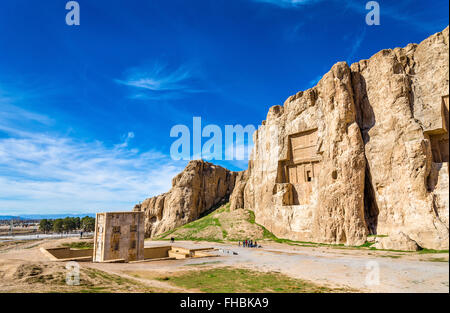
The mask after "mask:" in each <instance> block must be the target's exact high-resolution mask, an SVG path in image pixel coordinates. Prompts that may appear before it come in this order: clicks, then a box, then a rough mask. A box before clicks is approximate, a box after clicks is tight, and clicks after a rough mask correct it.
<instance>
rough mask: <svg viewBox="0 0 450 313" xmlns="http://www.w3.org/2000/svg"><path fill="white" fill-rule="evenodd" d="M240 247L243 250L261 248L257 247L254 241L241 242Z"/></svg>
mask: <svg viewBox="0 0 450 313" xmlns="http://www.w3.org/2000/svg"><path fill="white" fill-rule="evenodd" d="M240 246H241V241H239V247H240ZM242 246H243V247H244V248H261V246H258V243H257V242H256V240H255V242H253V240H243V241H242Z"/></svg>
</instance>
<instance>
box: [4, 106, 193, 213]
mask: <svg viewBox="0 0 450 313" xmlns="http://www.w3.org/2000/svg"><path fill="white" fill-rule="evenodd" d="M1 101H3V102H5V101H6V100H5V99H4V98H3V99H2V100H1ZM5 108H6V110H5ZM14 108H16V109H17V110H16V111H14ZM5 111H6V113H5ZM14 112H16V113H17V115H15V117H14V115H13V114H12V113H14ZM22 118H25V119H27V121H29V122H30V121H32V120H35V121H36V120H37V121H39V122H44V123H45V122H46V121H47V119H46V118H45V116H43V115H39V114H36V113H33V112H29V111H26V110H24V109H21V108H17V107H15V106H12V105H8V106H4V105H3V104H2V105H1V106H0V135H1V136H0V214H7V215H16V214H30V213H31V214H32V213H77V212H93V211H102V210H105V211H106V210H131V209H132V206H133V204H135V203H137V202H138V201H141V200H143V199H145V198H146V197H149V196H152V195H156V194H159V193H163V192H166V191H168V190H169V189H170V187H171V180H172V178H173V177H174V176H175V175H176V174H178V173H179V172H180V171H181V170H182V169H183V167H184V165H185V164H182V162H175V161H172V160H171V159H170V157H168V156H167V155H165V154H163V153H161V152H159V151H139V150H138V149H133V148H130V147H129V145H130V140H131V139H132V138H134V136H135V134H134V133H133V132H128V133H127V134H125V135H124V136H123V142H122V143H119V144H116V145H113V146H107V145H105V144H104V143H103V142H101V141H95V140H94V141H89V142H86V141H80V140H78V139H76V138H72V137H68V136H61V135H57V134H56V135H55V134H50V133H48V132H33V131H28V130H24V129H21V128H20V127H15V126H14V125H13V124H14V121H17V119H22Z"/></svg>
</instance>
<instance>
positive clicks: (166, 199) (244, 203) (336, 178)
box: [135, 27, 449, 250]
mask: <svg viewBox="0 0 450 313" xmlns="http://www.w3.org/2000/svg"><path fill="white" fill-rule="evenodd" d="M448 58H449V30H448V27H447V28H446V29H445V30H444V31H442V32H440V33H437V34H435V35H433V36H431V37H429V38H428V39H426V40H424V41H423V42H422V43H420V44H418V45H417V44H410V45H408V46H407V47H406V48H396V49H393V50H391V49H389V50H382V51H380V52H379V53H377V54H375V55H374V56H372V57H371V58H370V59H369V60H363V61H360V62H358V63H355V64H352V65H351V66H348V65H347V64H346V63H345V62H340V63H337V64H335V65H334V66H333V67H332V68H331V70H330V71H329V72H328V73H327V74H325V75H324V76H323V78H322V79H321V80H320V81H319V83H318V84H317V86H315V87H313V88H311V89H309V90H306V91H303V92H299V93H297V94H296V95H294V96H291V97H289V98H288V99H287V100H286V102H285V103H284V105H283V106H274V107H272V108H270V110H269V112H268V114H267V119H266V120H265V121H263V123H262V125H261V126H260V127H259V128H258V130H257V131H256V132H255V133H254V135H253V142H254V147H253V151H252V156H251V160H250V162H249V168H248V170H246V171H244V172H240V173H233V172H229V171H228V170H226V169H224V168H221V167H219V166H214V165H212V164H210V163H205V162H201V161H193V162H191V163H189V165H188V166H187V168H186V169H185V171H184V172H183V173H181V174H179V175H178V176H177V177H175V178H174V180H173V184H172V185H173V187H172V189H171V190H170V191H169V192H168V193H166V194H163V195H160V196H158V197H154V198H150V199H147V200H145V201H144V202H143V203H142V204H140V205H137V206H136V208H135V209H136V210H142V211H145V213H146V230H147V232H146V233H147V235H148V236H154V235H156V234H160V233H162V232H164V231H167V230H170V229H173V228H175V227H177V226H180V225H183V224H185V223H188V222H190V221H192V220H194V219H196V218H198V217H199V216H200V214H202V213H203V212H205V211H207V210H209V209H211V208H212V207H213V206H214V205H215V204H217V203H218V202H219V201H221V200H222V199H224V198H227V197H229V198H230V201H231V206H230V208H231V210H234V209H239V208H246V209H250V210H253V211H254V212H255V217H256V222H257V223H259V224H262V225H263V226H265V227H266V228H267V229H268V230H270V231H271V232H273V233H274V234H275V235H276V236H278V237H281V238H288V239H293V240H300V241H314V242H325V243H344V244H347V245H359V244H362V243H364V242H365V241H366V237H367V235H368V234H378V235H387V237H385V236H383V237H378V238H376V243H375V246H376V247H378V248H383V249H402V250H416V249H419V248H421V247H422V248H430V249H448V246H449V198H448V195H449V179H448V177H449V168H448V162H449V141H448V127H449V126H448V109H449V107H448V106H449V63H448V62H449V61H448Z"/></svg>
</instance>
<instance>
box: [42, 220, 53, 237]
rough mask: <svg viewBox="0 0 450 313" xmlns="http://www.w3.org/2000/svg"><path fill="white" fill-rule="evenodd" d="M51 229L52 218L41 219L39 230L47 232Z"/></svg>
mask: <svg viewBox="0 0 450 313" xmlns="http://www.w3.org/2000/svg"><path fill="white" fill-rule="evenodd" d="M52 229H53V223H52V220H48V219H45V218H44V219H42V220H41V221H40V223H39V230H40V231H43V232H44V233H47V232H49V231H51V230H52Z"/></svg>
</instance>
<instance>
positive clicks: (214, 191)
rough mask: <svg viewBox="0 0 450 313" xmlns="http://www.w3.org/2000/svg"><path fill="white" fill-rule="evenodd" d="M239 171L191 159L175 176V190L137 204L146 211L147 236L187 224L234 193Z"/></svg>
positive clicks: (136, 208) (138, 209)
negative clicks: (235, 171)
mask: <svg viewBox="0 0 450 313" xmlns="http://www.w3.org/2000/svg"><path fill="white" fill-rule="evenodd" d="M235 177H236V173H234V172H231V171H229V170H227V169H225V168H223V167H220V166H217V165H214V164H211V163H208V162H204V161H191V162H189V164H188V165H187V166H186V168H185V169H184V171H183V172H181V173H180V174H178V175H177V176H175V177H174V178H173V179H172V189H170V191H169V192H167V193H164V194H162V195H159V196H156V197H153V198H149V199H146V200H144V202H142V203H141V204H137V205H136V206H135V207H134V210H135V211H143V212H145V234H146V236H147V237H153V236H156V235H159V234H161V233H163V232H165V231H168V230H172V229H174V228H176V227H179V226H182V225H184V224H187V223H189V222H191V221H194V220H196V219H198V218H199V217H200V215H201V214H202V213H204V212H205V211H208V210H210V209H211V208H213V207H214V206H215V205H217V204H218V203H220V202H221V201H223V200H226V199H228V197H229V196H230V194H231V192H232V190H233V188H234V182H235Z"/></svg>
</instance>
